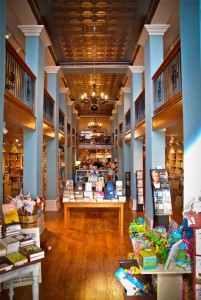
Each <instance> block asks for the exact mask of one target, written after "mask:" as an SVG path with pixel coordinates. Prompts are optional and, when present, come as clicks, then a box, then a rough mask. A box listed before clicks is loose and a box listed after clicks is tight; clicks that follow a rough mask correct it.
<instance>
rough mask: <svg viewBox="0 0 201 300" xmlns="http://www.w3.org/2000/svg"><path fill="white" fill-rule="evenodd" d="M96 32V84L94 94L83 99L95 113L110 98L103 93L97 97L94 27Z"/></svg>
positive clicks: (94, 84) (82, 101) (85, 95)
mask: <svg viewBox="0 0 201 300" xmlns="http://www.w3.org/2000/svg"><path fill="white" fill-rule="evenodd" d="M93 30H94V73H93V74H94V83H93V92H92V96H91V97H88V96H87V94H86V93H84V94H83V95H82V97H81V103H82V104H83V105H85V106H86V107H89V106H91V110H92V111H93V112H94V113H95V112H96V111H97V110H98V108H99V107H101V106H102V105H104V104H105V103H107V99H108V96H107V95H104V93H101V95H100V96H97V95H96V68H95V60H96V34H95V32H96V27H95V26H94V27H93Z"/></svg>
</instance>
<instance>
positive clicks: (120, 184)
mask: <svg viewBox="0 0 201 300" xmlns="http://www.w3.org/2000/svg"><path fill="white" fill-rule="evenodd" d="M116 190H117V191H121V190H123V181H122V180H117V181H116Z"/></svg>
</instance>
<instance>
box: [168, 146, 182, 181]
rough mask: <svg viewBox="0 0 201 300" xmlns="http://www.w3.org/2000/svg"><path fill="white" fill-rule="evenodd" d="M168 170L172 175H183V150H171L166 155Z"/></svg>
mask: <svg viewBox="0 0 201 300" xmlns="http://www.w3.org/2000/svg"><path fill="white" fill-rule="evenodd" d="M166 164H167V170H168V172H169V175H170V176H181V175H182V173H183V152H182V150H181V149H180V150H179V149H178V150H177V151H174V152H170V153H169V154H168V155H167V157H166Z"/></svg>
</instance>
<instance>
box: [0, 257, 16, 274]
mask: <svg viewBox="0 0 201 300" xmlns="http://www.w3.org/2000/svg"><path fill="white" fill-rule="evenodd" d="M12 268H13V263H12V262H11V261H10V260H9V259H8V258H7V257H6V256H5V255H3V256H0V271H9V270H11V269H12Z"/></svg>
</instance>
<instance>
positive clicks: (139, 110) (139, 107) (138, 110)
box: [135, 91, 145, 125]
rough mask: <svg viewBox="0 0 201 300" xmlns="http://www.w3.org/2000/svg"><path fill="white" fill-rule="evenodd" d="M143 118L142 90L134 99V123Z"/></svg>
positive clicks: (143, 94) (143, 95)
mask: <svg viewBox="0 0 201 300" xmlns="http://www.w3.org/2000/svg"><path fill="white" fill-rule="evenodd" d="M144 118H145V93H144V91H143V92H142V93H141V94H140V95H139V96H138V98H137V99H136V101H135V125H136V124H137V123H140V122H141V121H142V120H143V119H144Z"/></svg>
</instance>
